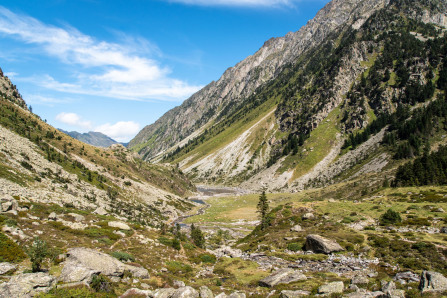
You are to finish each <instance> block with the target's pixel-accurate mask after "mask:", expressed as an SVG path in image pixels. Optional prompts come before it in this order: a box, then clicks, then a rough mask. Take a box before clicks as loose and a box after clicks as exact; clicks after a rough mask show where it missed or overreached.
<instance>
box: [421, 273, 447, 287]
mask: <svg viewBox="0 0 447 298" xmlns="http://www.w3.org/2000/svg"><path fill="white" fill-rule="evenodd" d="M419 290H421V291H422V292H428V291H446V290H447V278H445V277H444V275H442V274H441V273H439V272H435V271H425V270H424V271H422V274H421V282H420V283H419Z"/></svg>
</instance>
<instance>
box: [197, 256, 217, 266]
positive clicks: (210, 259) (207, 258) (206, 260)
mask: <svg viewBox="0 0 447 298" xmlns="http://www.w3.org/2000/svg"><path fill="white" fill-rule="evenodd" d="M200 260H201V261H202V263H211V264H214V263H216V257H215V256H213V255H209V254H204V255H201V256H200Z"/></svg>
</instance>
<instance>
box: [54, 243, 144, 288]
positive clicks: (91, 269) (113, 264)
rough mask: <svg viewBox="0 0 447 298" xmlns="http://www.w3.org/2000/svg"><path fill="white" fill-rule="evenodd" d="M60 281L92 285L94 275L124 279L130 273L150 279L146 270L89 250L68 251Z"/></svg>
mask: <svg viewBox="0 0 447 298" xmlns="http://www.w3.org/2000/svg"><path fill="white" fill-rule="evenodd" d="M67 255H68V256H67V259H66V261H65V262H64V267H63V268H62V273H61V276H60V280H61V281H63V282H67V283H71V282H84V283H87V284H88V283H90V282H91V279H92V277H93V275H95V274H103V275H106V276H109V277H122V276H123V275H124V271H126V270H127V271H129V272H130V273H131V274H132V275H133V276H134V277H136V278H148V277H149V273H148V271H147V270H146V269H144V268H140V267H135V266H131V265H127V264H124V263H122V262H120V261H119V260H117V259H115V258H114V257H112V256H109V255H107V254H104V253H101V252H98V251H96V250H93V249H88V248H72V249H69V250H68V253H67Z"/></svg>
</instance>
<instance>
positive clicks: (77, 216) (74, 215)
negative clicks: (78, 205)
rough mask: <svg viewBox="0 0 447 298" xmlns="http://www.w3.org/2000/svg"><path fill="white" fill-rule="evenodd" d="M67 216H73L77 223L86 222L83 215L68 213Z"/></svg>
mask: <svg viewBox="0 0 447 298" xmlns="http://www.w3.org/2000/svg"><path fill="white" fill-rule="evenodd" d="M67 215H69V216H71V217H72V218H73V220H74V221H76V222H80V221H83V220H85V217H84V216H83V215H81V214H77V213H68V214H67Z"/></svg>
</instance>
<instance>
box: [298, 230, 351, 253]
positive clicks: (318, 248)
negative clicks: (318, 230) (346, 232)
mask: <svg viewBox="0 0 447 298" xmlns="http://www.w3.org/2000/svg"><path fill="white" fill-rule="evenodd" d="M304 249H305V250H310V251H313V252H315V253H324V254H330V253H333V252H338V251H343V250H344V249H343V247H341V246H340V244H338V243H337V242H335V241H334V240H330V239H326V238H324V237H321V236H319V235H308V236H307V237H306V243H305V244H304Z"/></svg>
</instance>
